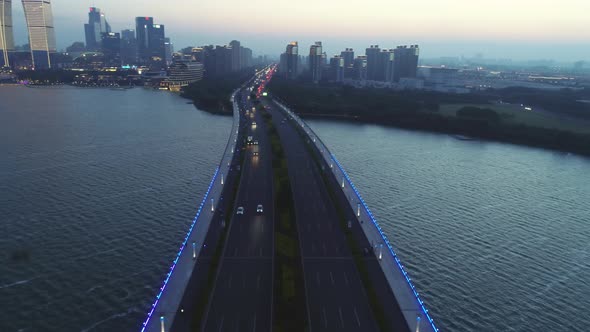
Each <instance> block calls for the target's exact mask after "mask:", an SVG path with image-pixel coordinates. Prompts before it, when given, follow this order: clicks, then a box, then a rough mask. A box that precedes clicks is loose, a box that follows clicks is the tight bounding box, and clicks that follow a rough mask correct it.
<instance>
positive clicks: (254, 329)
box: [252, 314, 256, 332]
mask: <svg viewBox="0 0 590 332" xmlns="http://www.w3.org/2000/svg"><path fill="white" fill-rule="evenodd" d="M252 331H254V332H256V314H254V328H253V329H252Z"/></svg>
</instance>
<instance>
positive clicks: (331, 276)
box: [330, 271, 336, 286]
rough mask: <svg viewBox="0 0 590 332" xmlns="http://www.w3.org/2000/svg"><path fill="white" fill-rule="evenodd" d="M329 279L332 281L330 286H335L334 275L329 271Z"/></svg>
mask: <svg viewBox="0 0 590 332" xmlns="http://www.w3.org/2000/svg"><path fill="white" fill-rule="evenodd" d="M330 279H332V286H336V283H335V282H334V275H333V274H332V271H330Z"/></svg>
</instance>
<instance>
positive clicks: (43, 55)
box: [22, 0, 56, 69]
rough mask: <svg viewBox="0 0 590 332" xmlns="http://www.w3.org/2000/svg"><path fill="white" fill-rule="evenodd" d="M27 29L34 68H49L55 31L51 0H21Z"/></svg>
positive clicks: (53, 50) (53, 49) (54, 48)
mask: <svg viewBox="0 0 590 332" xmlns="http://www.w3.org/2000/svg"><path fill="white" fill-rule="evenodd" d="M22 2H23V8H24V11H25V18H26V20H27V29H28V31H29V44H30V46H31V58H32V61H33V67H34V68H35V69H48V68H51V57H50V53H54V52H55V50H56V47H55V32H54V30H53V14H52V13H51V0H22Z"/></svg>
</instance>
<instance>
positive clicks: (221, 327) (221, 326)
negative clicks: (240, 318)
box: [218, 316, 225, 332]
mask: <svg viewBox="0 0 590 332" xmlns="http://www.w3.org/2000/svg"><path fill="white" fill-rule="evenodd" d="M224 318H225V317H223V316H221V322H220V323H219V330H218V331H219V332H221V329H223V319H224Z"/></svg>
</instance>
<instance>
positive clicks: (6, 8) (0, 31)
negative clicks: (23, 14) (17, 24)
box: [0, 0, 14, 67]
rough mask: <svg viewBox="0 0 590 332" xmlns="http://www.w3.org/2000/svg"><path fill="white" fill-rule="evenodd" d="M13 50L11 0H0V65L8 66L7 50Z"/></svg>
mask: <svg viewBox="0 0 590 332" xmlns="http://www.w3.org/2000/svg"><path fill="white" fill-rule="evenodd" d="M13 50H14V37H13V35H12V0H0V67H4V66H6V67H8V66H10V61H9V59H8V52H9V51H13Z"/></svg>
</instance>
